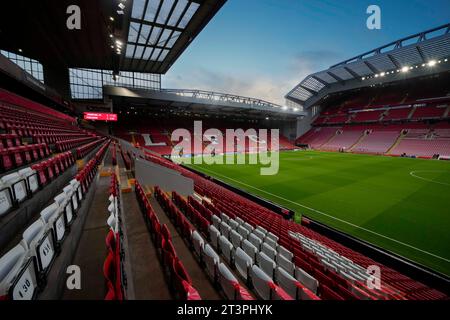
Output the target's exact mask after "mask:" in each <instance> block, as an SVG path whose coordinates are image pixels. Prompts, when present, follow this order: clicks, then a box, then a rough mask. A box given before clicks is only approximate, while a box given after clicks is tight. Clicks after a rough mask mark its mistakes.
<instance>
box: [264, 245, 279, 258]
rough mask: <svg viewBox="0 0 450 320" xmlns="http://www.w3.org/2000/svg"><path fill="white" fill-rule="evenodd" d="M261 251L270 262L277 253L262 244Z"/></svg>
mask: <svg viewBox="0 0 450 320" xmlns="http://www.w3.org/2000/svg"><path fill="white" fill-rule="evenodd" d="M261 251H262V252H264V253H265V254H266V255H267V256H268V257H269V258H270V259H272V260H275V257H276V256H277V251H276V250H275V249H274V248H272V247H271V246H269V245H268V244H267V243H263V244H262V245H261Z"/></svg>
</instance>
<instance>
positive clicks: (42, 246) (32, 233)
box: [22, 219, 55, 273]
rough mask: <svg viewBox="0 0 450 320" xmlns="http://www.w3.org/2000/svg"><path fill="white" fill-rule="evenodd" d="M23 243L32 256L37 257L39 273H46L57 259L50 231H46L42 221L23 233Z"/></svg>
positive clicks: (36, 222) (38, 221)
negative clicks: (55, 258)
mask: <svg viewBox="0 0 450 320" xmlns="http://www.w3.org/2000/svg"><path fill="white" fill-rule="evenodd" d="M22 243H23V244H24V246H25V248H28V249H29V250H30V255H31V256H35V257H36V259H37V262H38V270H39V272H42V273H44V272H45V271H46V270H47V268H48V267H49V266H50V264H51V262H52V261H53V258H54V257H55V249H54V245H53V241H52V238H51V235H50V231H47V230H46V228H45V224H44V222H43V221H42V220H41V219H39V220H37V221H35V222H34V223H33V224H32V225H30V226H29V227H28V228H27V229H26V230H25V231H24V232H23V241H22Z"/></svg>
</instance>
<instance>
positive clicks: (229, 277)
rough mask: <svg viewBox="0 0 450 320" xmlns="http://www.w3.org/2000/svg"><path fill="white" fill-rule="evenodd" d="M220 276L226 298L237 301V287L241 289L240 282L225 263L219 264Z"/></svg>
mask: <svg viewBox="0 0 450 320" xmlns="http://www.w3.org/2000/svg"><path fill="white" fill-rule="evenodd" d="M218 274H219V275H218V278H219V283H220V286H221V287H222V290H223V292H224V293H225V296H226V297H227V299H229V300H235V299H236V293H237V292H236V287H239V282H238V280H237V279H236V277H235V276H234V275H233V274H232V273H231V271H230V270H229V269H228V268H227V267H226V266H225V265H224V264H223V263H221V264H219V267H218Z"/></svg>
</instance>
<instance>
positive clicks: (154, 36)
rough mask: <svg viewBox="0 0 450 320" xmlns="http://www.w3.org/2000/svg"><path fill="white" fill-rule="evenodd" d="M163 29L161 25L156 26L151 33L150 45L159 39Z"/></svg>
mask: <svg viewBox="0 0 450 320" xmlns="http://www.w3.org/2000/svg"><path fill="white" fill-rule="evenodd" d="M161 31H162V29H161V28H159V27H154V28H153V30H152V34H151V35H150V39H149V40H148V44H149V45H154V44H155V43H156V40H158V37H159V35H160V34H161Z"/></svg>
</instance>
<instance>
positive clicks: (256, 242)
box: [248, 233, 262, 250]
mask: <svg viewBox="0 0 450 320" xmlns="http://www.w3.org/2000/svg"><path fill="white" fill-rule="evenodd" d="M248 241H250V243H251V244H253V245H254V246H255V247H256V248H257V249H258V250H260V248H261V244H262V241H261V239H260V238H258V237H257V236H256V235H255V234H254V233H250V235H249V236H248Z"/></svg>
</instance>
